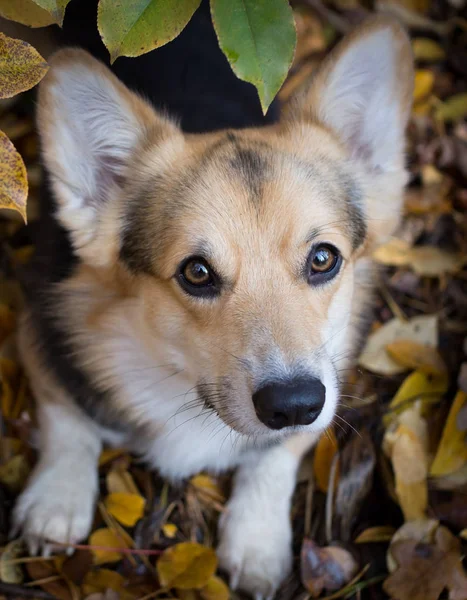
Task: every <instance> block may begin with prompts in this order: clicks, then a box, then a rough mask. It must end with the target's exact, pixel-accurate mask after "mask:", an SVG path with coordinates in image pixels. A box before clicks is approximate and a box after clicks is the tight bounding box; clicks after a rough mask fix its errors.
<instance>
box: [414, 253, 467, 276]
mask: <svg viewBox="0 0 467 600" xmlns="http://www.w3.org/2000/svg"><path fill="white" fill-rule="evenodd" d="M408 256H409V259H410V267H411V268H412V269H413V270H414V271H415V273H417V274H418V275H423V276H424V277H441V276H442V275H444V274H446V273H457V272H458V271H460V270H461V269H462V267H463V266H464V265H465V262H466V259H465V256H464V255H462V254H461V253H456V252H446V251H445V250H441V248H435V247H434V246H415V247H414V248H412V249H411V250H410V252H409V255H408Z"/></svg>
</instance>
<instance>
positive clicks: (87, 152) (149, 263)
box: [15, 2, 412, 598]
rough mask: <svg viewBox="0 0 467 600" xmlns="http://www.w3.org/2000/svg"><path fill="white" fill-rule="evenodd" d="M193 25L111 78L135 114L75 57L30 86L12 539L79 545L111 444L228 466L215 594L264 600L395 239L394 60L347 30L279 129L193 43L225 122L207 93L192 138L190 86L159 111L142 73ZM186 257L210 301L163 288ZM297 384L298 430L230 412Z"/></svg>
mask: <svg viewBox="0 0 467 600" xmlns="http://www.w3.org/2000/svg"><path fill="white" fill-rule="evenodd" d="M78 4H79V2H78ZM72 5H73V2H72V3H71V5H70V6H72ZM73 6H74V5H73ZM73 6H72V8H73ZM75 8H76V7H75ZM75 8H73V10H75ZM203 11H205V6H204V5H203V6H202V7H201V9H200V12H199V14H198V13H197V14H196V15H195V19H194V24H193V25H189V26H188V28H187V30H188V33H186V32H184V34H182V36H181V38H180V40H179V41H178V42H177V44H179V45H178V46H177V45H174V46H172V44H169V45H168V46H167V48H166V49H165V50H164V53H162V54H158V52H159V51H156V52H154V53H151V54H150V55H148V56H147V57H145V58H142V59H141V61H140V62H139V63H138V59H136V60H135V63H133V62H131V63H130V62H128V64H131V65H133V64H135V65H139V66H135V72H137V73H141V72H144V73H145V81H147V86H146V87H145V88H143V89H141V85H142V83H141V82H142V79H141V77H140V76H139V75H138V77H137V78H136V79H137V80H138V81H137V82H136V83H135V81H133V85H132V83H131V82H130V81H128V80H127V82H126V83H128V85H129V86H130V88H133V89H137V90H138V91H140V92H144V93H145V95H146V97H147V98H148V100H143V99H142V98H141V97H140V96H138V95H136V94H135V93H134V92H132V91H130V90H129V89H128V87H126V86H125V85H124V83H123V82H122V81H125V78H128V77H130V76H129V75H128V73H129V71H128V70H126V71H125V69H123V61H122V69H121V70H120V72H119V76H120V78H118V77H117V76H116V75H115V74H112V73H111V72H110V71H109V70H108V68H107V67H106V66H104V65H103V64H102V62H99V61H98V60H96V59H95V58H93V57H92V56H91V55H89V54H88V53H87V52H85V51H83V50H79V49H64V50H61V51H60V52H59V53H58V54H56V55H55V56H54V57H53V58H52V60H51V69H50V72H49V73H48V74H47V76H46V77H45V79H44V81H43V82H42V83H41V85H40V91H39V101H38V126H39V132H40V135H41V143H42V153H43V159H44V165H45V167H46V170H47V174H48V194H49V195H47V196H46V198H45V204H44V206H45V211H44V214H43V219H44V221H43V223H44V225H43V227H42V228H41V233H44V232H45V233H46V236H45V238H44V236H43V237H42V239H41V240H38V243H37V256H36V259H35V262H34V264H33V266H32V269H31V271H30V273H29V274H28V276H27V277H26V279H25V282H26V286H25V287H26V297H27V302H26V304H27V308H26V310H25V313H24V315H23V318H22V322H21V327H20V340H19V341H20V344H19V346H20V351H21V355H22V359H23V362H24V365H25V368H26V370H27V372H28V374H29V377H30V381H31V386H32V389H33V392H34V395H35V397H36V400H37V406H38V416H39V426H40V434H39V449H40V453H41V454H40V460H39V463H38V466H37V467H36V470H35V471H34V474H33V476H32V478H31V481H30V483H29V485H28V486H27V488H26V490H25V492H24V493H23V494H22V496H21V497H20V499H19V502H18V505H17V507H16V512H15V523H16V527H17V528H18V529H21V531H22V533H23V535H24V537H25V538H26V540H27V541H28V542H29V544H30V547H31V549H32V550H36V549H37V548H38V547H39V546H41V545H44V544H45V545H46V547H47V544H48V543H50V542H54V541H55V542H57V541H58V542H77V541H79V540H80V539H82V538H84V537H85V536H86V535H87V533H88V532H89V529H90V527H91V522H92V513H93V504H94V498H95V494H96V489H97V483H96V482H97V460H98V455H99V451H100V448H101V446H102V444H103V443H109V444H119V445H120V444H125V445H127V446H128V447H129V448H130V449H131V450H132V451H134V452H136V453H138V454H140V455H142V456H143V457H144V458H145V459H146V460H147V462H148V463H149V464H150V465H151V466H152V467H154V468H156V469H158V470H159V471H160V472H161V473H162V475H164V476H165V477H167V478H169V479H171V480H180V479H182V478H185V477H188V476H190V475H192V474H194V473H196V472H198V471H200V470H209V471H212V472H220V471H223V470H225V469H228V468H231V467H239V471H238V474H237V476H236V484H235V486H234V491H233V494H232V498H231V500H230V502H229V504H228V505H227V509H226V513H225V515H224V516H223V518H222V520H221V523H220V545H219V557H220V561H221V565H222V566H223V567H224V568H225V569H226V570H227V571H229V572H230V575H231V584H232V586H233V587H236V586H238V587H241V588H243V589H245V590H246V591H247V592H249V593H251V594H253V595H254V596H255V597H257V598H266V597H270V596H272V595H273V594H274V593H275V591H276V590H277V588H278V586H279V584H280V582H281V581H282V579H283V578H284V576H285V575H286V574H287V572H288V570H289V568H290V565H291V530H290V523H289V517H288V513H289V509H290V498H291V495H292V493H293V489H294V481H295V473H296V470H297V468H298V464H299V462H300V459H301V456H302V455H303V453H304V452H306V450H307V449H308V448H309V447H310V446H311V445H312V443H313V442H314V440H315V439H317V437H318V436H319V434H320V432H322V431H323V430H324V429H325V428H326V427H327V426H328V425H329V424H330V423H331V422H332V419H333V417H334V414H335V411H336V408H337V405H338V397H339V383H340V382H339V379H340V377H339V373H340V371H341V370H342V369H343V368H344V367H346V365H347V364H348V362H349V360H351V357H352V356H353V354H354V353H355V351H356V348H357V345H358V340H359V336H360V333H361V331H362V325H361V323H362V321H363V320H364V319H365V317H366V314H367V311H368V304H369V301H370V300H371V295H370V288H371V284H372V281H373V279H374V277H373V270H372V269H373V267H372V265H371V261H370V259H369V256H370V254H371V251H372V249H373V248H374V246H375V244H377V243H380V242H382V241H384V239H386V238H387V237H388V236H389V235H390V234H391V232H392V231H393V230H394V228H395V227H396V226H397V222H398V218H399V214H400V208H401V201H402V191H403V188H404V185H405V183H406V179H407V176H406V172H405V168H404V130H405V126H406V123H407V119H408V115H409V111H410V98H411V93H412V67H411V64H412V63H411V53H410V44H409V42H408V40H407V37H406V35H405V33H404V32H403V30H402V29H401V28H400V26H399V25H398V24H397V23H395V22H393V21H392V20H388V19H385V18H375V19H372V20H369V21H368V22H367V23H366V24H365V25H363V26H362V27H360V28H358V29H357V30H356V31H355V32H354V33H352V34H351V35H350V36H349V37H348V38H347V40H345V41H344V42H343V43H342V44H340V45H339V47H338V48H336V50H335V51H334V52H333V53H332V54H331V55H330V57H329V58H328V59H327V60H326V61H324V63H323V65H322V66H321V68H320V70H319V71H318V73H317V74H316V75H315V76H314V77H313V79H312V80H311V82H310V84H309V86H308V87H307V89H305V90H304V91H303V92H302V93H301V94H300V96H299V97H297V98H296V100H295V101H294V102H293V103H292V104H291V105H290V106H289V107H288V109H287V111H286V112H284V114H283V115H282V116H281V118H280V119H279V120H277V119H276V118H275V117H271V116H269V117H268V118H266V119H263V118H262V116H261V114H260V113H258V107H259V103H258V101H257V99H256V97H254V96H252V95H251V86H249V85H248V84H244V83H243V82H239V81H238V80H232V78H231V73H230V70H229V67H228V65H227V63H226V61H225V60H224V59H223V57H222V56H219V55H220V51H219V49H218V48H217V46H214V45H213V39H214V38H212V35H213V32H212V31H211V32H210V35H211V38H210V39H211V47H210V49H209V52H208V54H209V53H213V58H212V60H210V62H209V64H211V65H217V66H216V69H217V68H220V69H221V66H222V65H223V67H222V69H224V71H225V73H224V74H223V75H222V77H225V78H226V79H227V80H228V81H229V85H228V86H227V88H226V91H227V93H228V103H226V105H225V110H222V106H223V105H222V96H221V94H222V91H223V90H222V86H219V88H216V90H215V91H216V93H217V94H218V96H217V97H216V103H215V104H216V110H215V111H213V120H212V122H210V123H207V121H206V119H207V115H208V114H209V113H202V119H201V117H200V116H199V115H200V114H201V113H200V112H199V111H200V110H201V108H200V107H201V106H202V96H203V94H202V90H201V91H200V90H198V92H196V90H194V91H193V90H192V91H193V97H192V98H191V100H190V101H188V99H187V98H186V97H185V100H184V101H183V102H182V100H181V99H180V98H178V100H176V99H174V98H175V96H177V97H178V96H182V95H183V93H184V91H185V90H183V89H181V90H179V94H177V90H176V89H175V88H171V87H170V85H173V82H172V84H170V85H167V86H166V84H167V81H161V86H160V89H161V90H162V92H161V95H162V101H163V103H164V105H165V108H166V109H167V113H161V112H160V110H155V108H154V106H156V107H160V106H161V97H158V96H157V92H158V86H156V85H155V83H156V79H154V78H153V72H151V70H150V69H149V68H148V65H149V63H148V61H149V60H150V57H152V56H157V57H159V56H162V57H163V58H162V59H161V61H159V58H154V60H155V63H154V64H155V70H154V73H162V71H160V70H158V69H160V68H162V67H161V65H163V64H165V62H166V61H168V60H169V58H170V57H172V58H173V59H174V63H173V65H172V64H170V69H171V68H172V66H173V68H174V73H177V72H178V67H179V65H178V62H177V61H179V60H181V58H180V57H181V56H182V57H185V53H184V49H185V48H186V44H187V43H190V40H191V39H192V37H193V35H194V33H193V32H194V29H189V28H190V27H193V28H195V27H196V26H197V23H198V24H199V23H200V22H201V23H202V24H203V23H204V25H203V27H204V26H205V18H206V15H205V12H203ZM85 29H86V28H85V27H83V30H85ZM184 35H185V37H183V36H184ZM76 41H78V42H79V40H76V39H75V42H76ZM214 42H215V39H214ZM174 44H175V42H174ZM82 45H84V46H86V47H88V49H91V50H92V49H93V44H90V43H88V42H86V41H83V44H82ZM208 45H209V44H208ZM203 48H204V49H205V47H204V46H203ZM171 49H172V50H171ZM172 51H173V53H172V54H171V52H172ZM203 51H204V50H203ZM94 53H95V54H96V55H99V51H98V50H97V49H95V47H94ZM183 60H185V58H183ZM195 63H196V61H195ZM117 64H118V61H117ZM125 64H127V63H125ZM167 64H169V63H167ZM185 66H186V65H185ZM193 68H196V65H193ZM222 69H221V71H222ZM115 71H116V72H117V71H119V70H118V69H117V68H115ZM148 73H151V75H150V76H149V75H148ZM227 73H228V74H227ZM162 79H163V77H162ZM169 79H170V78H169ZM220 80H221V81H222V78H221V79H220ZM209 85H210V91H212V90H213V84H212V81H211V82H210V84H209ZM156 88H157V89H156ZM236 88H238V97H239V98H240V99H241V102H240V104H237V105H235V90H236ZM168 89H170V90H171V91H170V94H168V93H167V94H166V93H165V92H164V90H166V91H167V90H168ZM248 90H249V91H248ZM171 95H172V96H171ZM208 96H209V98H211V96H210V94H208ZM171 97H172V101H170V98H171ZM209 98H208V100H209ZM245 98H249V100H248V102H247V104H248V106H250V108H249V109H247V108H245V109H243V108H242V106H243V101H244V100H245ZM232 105H234V106H235V109H232ZM206 106H208V108H209V102H208V104H207V105H206ZM171 108H173V111H172V113H173V115H175V117H178V122H177V119H173V118H172V117H171V116H169V115H170V112H171V110H170V109H171ZM192 111H195V113H196V114H195V115H194V114H193V112H192ZM196 115H198V116H196ZM239 115H240V116H241V115H243V117H244V118H243V119H241V118H239ZM276 116H277V115H276ZM180 122H181V126H180ZM238 127H241V128H240V129H238ZM194 130H196V131H197V133H193V131H194ZM47 202H49V204H47ZM319 243H326V244H331V245H332V246H334V247H335V248H337V249H338V251H339V253H340V255H341V256H342V259H341V262H342V264H341V267H340V270H339V272H338V274H337V275H336V276H335V277H334V278H333V279H331V280H329V281H326V282H324V283H321V284H313V280H312V279H308V275H309V262H308V261H309V258H308V257H309V254H310V249H311V248H313V247H314V245H316V244H319ZM193 255H195V256H202V257H203V258H204V259H205V260H206V261H208V262H209V263H210V264H211V266H212V268H213V269H214V271H215V273H216V274H217V276H218V279H219V281H220V282H221V284H222V285H221V290H220V293H219V294H218V295H216V296H214V297H211V298H198V297H195V296H190V295H189V294H187V293H186V292H185V291H184V290H183V289H182V287H181V285H180V278H179V269H180V265H181V264H183V262H184V261H185V260H186V258H187V257H189V256H193ZM305 376H306V377H313V378H316V379H319V380H320V381H321V382H322V383H323V384H324V386H325V388H326V399H325V403H324V406H323V408H322V410H321V412H320V414H319V416H318V417H317V418H316V420H315V421H314V422H313V423H311V424H309V425H301V426H295V427H285V428H284V429H281V430H272V429H269V428H268V427H267V426H266V425H265V424H263V423H262V422H261V421H260V420H259V419H258V417H257V415H256V413H255V409H254V406H253V402H252V396H253V395H254V394H255V392H256V391H257V390H258V389H260V388H261V387H262V386H264V385H266V384H268V383H270V382H275V381H276V382H277V381H281V382H282V381H293V380H294V378H300V377H305Z"/></svg>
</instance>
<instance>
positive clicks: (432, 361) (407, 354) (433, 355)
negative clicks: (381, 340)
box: [386, 340, 446, 377]
mask: <svg viewBox="0 0 467 600" xmlns="http://www.w3.org/2000/svg"><path fill="white" fill-rule="evenodd" d="M386 352H387V353H388V354H389V356H390V357H391V358H392V359H393V360H395V361H396V363H398V364H399V365H401V366H403V367H405V368H407V369H418V370H419V371H421V372H422V373H425V374H426V375H434V376H436V377H442V376H443V375H445V374H446V365H445V364H444V361H443V359H442V358H441V356H440V355H439V353H438V351H437V350H436V349H435V348H432V347H431V346H427V345H425V344H420V343H418V342H414V341H413V340H395V341H394V342H391V343H389V344H387V345H386Z"/></svg>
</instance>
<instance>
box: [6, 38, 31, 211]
mask: <svg viewBox="0 0 467 600" xmlns="http://www.w3.org/2000/svg"><path fill="white" fill-rule="evenodd" d="M0 35H1V34H0ZM0 76H1V75H0ZM27 197H28V178H27V176H26V167H25V166H24V162H23V159H22V158H21V156H20V155H19V154H18V152H17V151H16V148H15V147H14V146H13V144H12V143H11V142H10V140H9V139H8V137H7V136H6V135H5V134H4V133H3V131H0V209H2V208H8V209H10V210H16V211H17V212H19V213H20V215H21V216H22V217H23V219H24V222H26V218H27V217H26V200H27Z"/></svg>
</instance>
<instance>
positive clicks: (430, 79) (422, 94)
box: [413, 69, 435, 102]
mask: <svg viewBox="0 0 467 600" xmlns="http://www.w3.org/2000/svg"><path fill="white" fill-rule="evenodd" d="M434 82H435V77H434V75H433V73H432V72H431V71H428V70H426V69H418V70H417V71H415V85H414V92H413V99H414V102H420V101H421V100H423V99H424V98H426V97H427V96H428V95H429V94H431V91H432V89H433V84H434Z"/></svg>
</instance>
